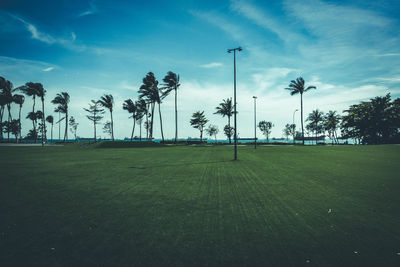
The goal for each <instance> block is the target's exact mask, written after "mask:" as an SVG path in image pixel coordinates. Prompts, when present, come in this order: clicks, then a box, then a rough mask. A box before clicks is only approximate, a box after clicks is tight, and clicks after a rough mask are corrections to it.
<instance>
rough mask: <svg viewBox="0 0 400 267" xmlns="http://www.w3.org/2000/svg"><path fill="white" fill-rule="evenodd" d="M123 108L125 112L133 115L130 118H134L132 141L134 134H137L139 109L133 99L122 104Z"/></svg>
mask: <svg viewBox="0 0 400 267" xmlns="http://www.w3.org/2000/svg"><path fill="white" fill-rule="evenodd" d="M122 108H123V109H124V110H126V111H128V112H129V113H132V116H130V118H133V127H132V134H131V141H132V140H133V134H134V133H135V126H136V111H137V107H136V104H135V103H134V102H133V101H132V99H127V100H125V102H124V103H123V104H122Z"/></svg>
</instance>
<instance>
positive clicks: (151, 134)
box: [149, 102, 156, 141]
mask: <svg viewBox="0 0 400 267" xmlns="http://www.w3.org/2000/svg"><path fill="white" fill-rule="evenodd" d="M155 104H156V103H155V102H153V103H151V122H150V136H149V138H150V141H153V125H154V107H155Z"/></svg>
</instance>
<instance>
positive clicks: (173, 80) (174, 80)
mask: <svg viewBox="0 0 400 267" xmlns="http://www.w3.org/2000/svg"><path fill="white" fill-rule="evenodd" d="M163 81H164V83H165V84H164V85H165V89H166V90H167V91H169V92H170V91H172V90H174V91H175V143H176V142H177V140H178V107H177V94H178V93H177V92H178V88H179V86H180V85H181V84H180V83H179V75H177V74H176V73H173V72H172V71H169V72H168V73H167V75H166V76H165V77H164V79H163ZM169 92H168V93H169Z"/></svg>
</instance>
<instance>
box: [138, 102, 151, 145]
mask: <svg viewBox="0 0 400 267" xmlns="http://www.w3.org/2000/svg"><path fill="white" fill-rule="evenodd" d="M135 105H136V108H137V109H136V116H135V117H136V120H137V121H138V123H139V127H140V135H139V140H140V141H142V121H143V117H144V116H145V114H147V113H148V111H147V104H146V101H144V100H143V99H140V100H138V101H136V102H135Z"/></svg>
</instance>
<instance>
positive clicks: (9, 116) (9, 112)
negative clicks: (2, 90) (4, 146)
mask: <svg viewBox="0 0 400 267" xmlns="http://www.w3.org/2000/svg"><path fill="white" fill-rule="evenodd" d="M7 109H8V129H7V139H8V140H7V142H9V143H10V124H11V120H12V118H11V104H7Z"/></svg>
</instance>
